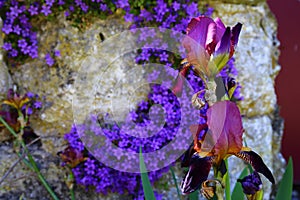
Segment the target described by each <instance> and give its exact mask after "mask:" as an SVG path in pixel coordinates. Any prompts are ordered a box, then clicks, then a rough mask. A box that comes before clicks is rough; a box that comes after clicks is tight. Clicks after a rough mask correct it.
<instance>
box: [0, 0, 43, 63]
mask: <svg viewBox="0 0 300 200" xmlns="http://www.w3.org/2000/svg"><path fill="white" fill-rule="evenodd" d="M0 10H1V13H3V15H1V17H2V18H3V19H4V22H3V27H2V31H3V32H4V33H5V34H6V35H7V36H8V37H6V38H5V41H6V42H5V43H4V45H3V47H2V48H3V49H5V50H6V51H7V52H8V55H9V56H10V57H17V56H18V55H20V54H22V55H27V56H30V57H32V58H37V57H38V45H37V36H36V33H35V32H33V31H32V26H31V23H30V20H29V18H28V11H27V8H26V6H25V5H23V4H21V3H19V1H16V0H12V1H9V2H6V1H2V2H1V3H0ZM2 10H5V11H6V12H2Z"/></svg>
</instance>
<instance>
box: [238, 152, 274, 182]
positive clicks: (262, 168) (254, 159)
mask: <svg viewBox="0 0 300 200" xmlns="http://www.w3.org/2000/svg"><path fill="white" fill-rule="evenodd" d="M235 156H237V157H238V158H241V159H243V160H244V161H246V162H248V163H249V164H251V165H252V167H253V168H254V169H255V171H257V172H259V173H262V174H263V175H264V176H265V177H266V178H267V179H269V181H270V182H271V183H273V184H274V183H275V180H274V177H273V174H272V172H271V171H270V170H269V168H268V167H267V166H266V164H265V163H264V161H263V160H262V158H261V157H260V156H259V155H258V154H257V153H255V152H254V151H240V152H238V153H237V154H235Z"/></svg>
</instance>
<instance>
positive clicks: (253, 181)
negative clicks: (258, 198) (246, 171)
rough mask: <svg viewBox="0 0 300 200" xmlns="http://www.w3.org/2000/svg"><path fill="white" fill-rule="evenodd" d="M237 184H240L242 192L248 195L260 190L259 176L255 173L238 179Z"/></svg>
mask: <svg viewBox="0 0 300 200" xmlns="http://www.w3.org/2000/svg"><path fill="white" fill-rule="evenodd" d="M237 182H240V183H241V184H242V187H243V192H244V193H245V194H248V195H250V194H251V195H253V194H255V193H256V192H257V191H259V190H261V188H262V182H261V179H260V176H259V174H258V173H257V172H256V171H254V172H253V173H252V174H250V175H248V176H245V177H244V178H243V179H238V180H237Z"/></svg>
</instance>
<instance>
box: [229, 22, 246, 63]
mask: <svg viewBox="0 0 300 200" xmlns="http://www.w3.org/2000/svg"><path fill="white" fill-rule="evenodd" d="M242 26H243V25H242V24H241V23H237V24H236V25H235V26H234V27H233V28H232V30H231V39H230V40H231V46H230V55H229V58H231V57H232V56H233V53H234V48H235V46H236V45H237V43H238V40H239V35H240V32H241V29H242Z"/></svg>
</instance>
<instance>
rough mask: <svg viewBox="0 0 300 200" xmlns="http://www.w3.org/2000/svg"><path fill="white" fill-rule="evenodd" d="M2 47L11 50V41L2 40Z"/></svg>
mask: <svg viewBox="0 0 300 200" xmlns="http://www.w3.org/2000/svg"><path fill="white" fill-rule="evenodd" d="M2 48H3V49H5V50H6V51H8V50H11V49H12V46H11V43H10V42H4V44H3V46H2Z"/></svg>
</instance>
